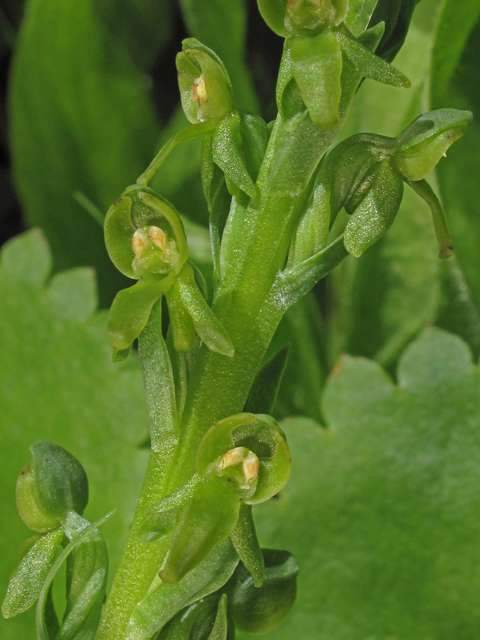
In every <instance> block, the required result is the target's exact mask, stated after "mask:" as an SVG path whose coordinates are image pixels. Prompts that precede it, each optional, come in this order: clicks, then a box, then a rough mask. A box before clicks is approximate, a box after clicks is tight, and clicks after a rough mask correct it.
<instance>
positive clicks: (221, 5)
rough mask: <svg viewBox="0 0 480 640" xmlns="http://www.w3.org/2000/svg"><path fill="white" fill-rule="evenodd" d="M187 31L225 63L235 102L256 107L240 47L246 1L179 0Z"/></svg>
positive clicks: (243, 29)
mask: <svg viewBox="0 0 480 640" xmlns="http://www.w3.org/2000/svg"><path fill="white" fill-rule="evenodd" d="M180 6H181V8H182V12H183V16H184V18H185V22H186V24H187V28H188V30H189V32H190V33H191V34H192V35H193V36H195V38H198V40H200V42H202V43H203V44H205V45H207V47H210V48H211V49H213V50H214V51H215V53H216V54H217V55H219V56H220V58H221V59H222V60H223V62H224V63H225V66H226V67H227V69H228V73H229V75H230V77H231V79H232V82H233V87H234V90H235V97H236V104H237V105H238V106H240V107H243V108H244V109H250V110H251V111H257V110H258V103H257V98H256V95H255V92H254V89H253V84H252V81H251V79H250V76H249V73H248V70H247V67H246V65H245V62H244V48H245V39H246V26H247V2H246V0H234V1H232V0H209V2H204V0H180Z"/></svg>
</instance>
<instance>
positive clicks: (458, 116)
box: [393, 109, 473, 182]
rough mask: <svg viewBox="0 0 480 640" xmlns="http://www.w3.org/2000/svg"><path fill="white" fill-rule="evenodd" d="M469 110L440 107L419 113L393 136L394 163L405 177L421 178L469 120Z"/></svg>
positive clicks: (442, 154)
mask: <svg viewBox="0 0 480 640" xmlns="http://www.w3.org/2000/svg"><path fill="white" fill-rule="evenodd" d="M472 117H473V116H472V114H471V113H470V111H459V110H457V109H439V110H437V111H430V112H429V113H425V114H424V115H422V116H420V117H419V118H417V119H416V120H414V122H412V124H411V125H410V126H409V127H407V128H406V129H405V130H404V131H403V132H402V133H401V134H400V135H399V136H398V138H397V139H396V144H397V149H398V151H397V152H396V154H395V157H394V161H393V163H394V166H395V167H396V168H397V169H398V170H399V171H400V173H401V174H402V175H403V176H404V178H406V179H407V180H411V181H414V182H415V181H417V180H422V178H424V177H425V176H426V175H427V173H429V172H430V171H431V170H432V169H433V168H434V167H435V165H436V164H437V163H438V162H439V160H440V159H441V158H442V156H444V155H446V152H447V151H448V149H449V148H450V146H451V145H452V144H453V143H454V142H455V140H458V139H459V138H461V137H462V136H463V135H464V133H465V131H466V130H467V126H468V123H469V122H471V120H472Z"/></svg>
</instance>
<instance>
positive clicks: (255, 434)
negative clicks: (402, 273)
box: [2, 0, 472, 640]
mask: <svg viewBox="0 0 480 640" xmlns="http://www.w3.org/2000/svg"><path fill="white" fill-rule="evenodd" d="M389 3H390V4H391V5H395V7H396V9H397V11H396V12H395V11H392V12H390V13H389V12H388V11H386V15H387V16H389V17H388V20H387V24H386V22H385V21H380V20H378V19H376V16H377V15H378V13H379V12H380V14H381V8H382V5H388V4H389ZM413 5H414V3H412V2H407V1H406V0H380V1H379V2H378V4H377V9H376V10H375V11H374V8H373V7H372V3H371V2H369V3H367V2H358V1H357V2H355V3H351V4H350V3H347V0H258V7H259V10H260V13H261V15H262V16H263V18H264V20H265V22H266V23H267V25H268V26H269V27H270V28H271V29H272V30H273V31H274V32H275V33H276V34H277V35H278V36H281V37H282V38H284V49H283V55H282V59H281V63H280V69H279V75H278V83H277V90H276V101H277V107H278V116H277V117H276V119H275V120H274V121H273V122H270V123H266V122H264V121H263V120H262V119H261V118H260V117H259V116H257V115H254V114H251V113H249V112H247V111H244V110H242V109H240V108H238V107H237V106H236V104H235V99H234V91H233V87H232V83H231V81H230V79H229V76H228V73H227V70H226V68H225V66H224V64H223V63H222V61H221V60H220V59H219V57H218V56H217V55H216V54H215V53H214V52H213V51H212V50H210V49H209V48H208V47H206V46H204V45H203V44H201V43H200V42H198V41H197V40H195V39H192V38H190V39H187V40H185V41H184V43H183V49H182V51H181V52H180V53H179V54H178V56H177V62H176V64H177V71H178V83H179V89H180V97H181V103H182V106H183V110H184V113H185V115H186V117H187V119H188V120H189V122H190V123H191V124H190V126H188V127H187V128H185V129H183V130H181V131H180V132H179V133H177V134H176V135H175V136H174V137H173V138H172V139H171V140H169V141H168V142H167V143H166V145H164V147H162V149H161V150H160V151H159V153H158V154H157V156H156V157H155V158H154V159H153V161H152V162H151V164H150V165H149V166H148V167H147V169H146V170H145V171H144V173H143V174H142V175H141V176H140V177H139V178H138V179H137V182H136V184H134V185H132V186H129V187H127V188H126V189H125V191H124V192H123V193H122V195H121V196H120V198H119V199H118V200H116V202H114V203H113V204H112V206H111V207H110V209H109V210H108V213H107V215H106V219H105V224H104V232H105V243H106V247H107V250H108V253H109V256H110V258H111V260H112V262H113V263H114V265H115V266H116V267H117V269H118V270H119V271H120V272H121V273H122V274H124V275H125V276H127V277H128V278H130V279H132V280H136V281H137V282H136V284H134V285H133V286H131V287H129V288H127V289H124V290H122V291H120V292H119V293H118V294H117V297H116V298H115V300H114V302H113V305H112V307H111V309H110V315H109V321H108V334H109V340H110V344H111V346H112V348H113V357H114V360H121V359H124V358H126V357H127V356H128V353H129V350H130V348H131V345H132V343H133V342H134V341H135V340H136V339H138V357H139V360H140V365H141V369H142V373H143V377H144V384H145V391H146V397H147V402H148V405H149V411H150V421H151V434H150V435H151V439H150V440H151V451H150V459H149V463H148V468H147V473H146V476H145V480H144V485H143V489H142V494H141V497H140V500H139V504H138V507H137V511H136V514H135V518H134V522H133V525H132V528H131V531H130V535H129V539H128V542H127V545H126V548H125V552H124V556H123V559H122V562H121V565H120V567H119V569H118V572H117V574H116V576H115V578H114V581H113V585H112V587H111V590H110V592H109V594H108V596H106V577H107V568H108V559H107V550H106V546H105V543H104V541H103V538H102V536H101V534H100V533H99V531H98V527H99V526H100V524H102V522H103V520H102V521H99V522H97V523H95V524H93V525H91V524H90V523H89V522H88V521H86V520H85V519H84V518H83V516H82V513H83V511H84V509H85V506H86V504H87V500H88V484H87V479H86V476H85V473H84V471H83V469H82V467H81V466H80V464H79V463H78V461H77V460H75V459H74V458H73V457H72V456H71V455H70V454H69V453H67V452H66V451H64V450H63V449H61V448H60V447H57V446H56V445H54V444H50V443H46V442H37V443H35V444H34V445H32V448H31V452H32V462H31V463H30V464H29V465H28V466H27V467H26V469H25V470H24V471H22V473H21V474H20V477H19V480H18V485H17V501H18V509H19V513H20V516H21V517H22V519H23V520H24V521H25V523H26V524H27V526H29V527H30V528H31V529H33V530H34V531H35V532H36V533H37V535H36V537H35V538H34V539H33V540H31V541H28V543H27V545H26V546H25V549H24V556H23V559H22V560H21V562H20V565H19V566H18V568H17V570H16V571H15V573H14V574H13V576H12V578H11V581H10V584H9V587H8V591H7V595H6V597H5V601H4V604H3V608H2V611H3V614H4V616H6V617H11V616H14V615H17V614H18V613H21V612H22V611H25V610H26V609H27V608H29V607H30V606H32V605H33V604H34V602H35V601H37V600H38V604H37V635H38V638H40V639H42V640H44V639H45V640H46V639H49V640H67V639H68V640H73V639H80V638H81V639H82V640H87V639H91V640H93V639H94V638H95V639H96V640H153V639H157V640H160V639H162V640H183V639H185V640H187V639H195V640H227V639H233V638H234V634H235V628H236V627H237V628H239V629H243V630H244V631H246V632H251V633H258V632H264V631H268V630H270V629H272V628H274V627H275V626H276V625H278V624H280V623H281V621H282V620H283V619H284V618H285V616H286V615H287V614H288V612H289V611H290V610H291V608H292V606H293V604H294V601H295V594H296V579H297V573H298V571H299V567H298V565H297V562H296V560H295V558H294V557H293V556H292V554H290V553H289V552H288V551H284V550H272V549H262V548H261V546H260V543H259V540H258V538H257V535H256V531H255V525H254V518H253V512H252V507H253V506H254V505H261V504H262V503H264V502H265V501H267V500H269V499H270V498H272V497H274V496H275V495H277V494H278V493H279V492H280V491H281V490H282V488H283V487H284V486H285V484H286V483H287V481H288V478H289V475H290V470H291V456H290V450H289V447H288V444H287V440H286V437H285V434H284V433H283V431H282V429H281V428H280V426H279V425H278V424H277V422H276V421H275V420H274V419H273V418H272V417H271V416H270V415H269V414H271V413H272V411H273V406H274V403H275V399H276V395H277V391H278V388H279V384H280V380H281V377H282V374H283V370H284V367H285V361H286V356H287V352H286V351H285V350H283V351H281V352H279V353H277V354H275V355H274V356H273V358H271V359H270V360H268V361H265V355H266V352H267V349H268V347H269V345H270V343H271V341H272V338H273V336H274V333H275V331H276V329H277V327H278V325H279V322H280V320H281V319H282V317H283V316H284V314H285V312H286V311H287V309H288V308H289V307H291V306H292V305H293V304H294V303H295V302H296V301H298V300H299V299H300V298H301V297H302V296H304V295H305V294H306V293H307V292H308V291H310V290H311V289H312V287H313V286H315V285H316V284H317V283H318V282H319V281H320V280H321V279H322V278H323V277H325V276H326V275H327V274H328V273H329V272H330V271H332V270H333V269H334V268H335V267H336V266H337V265H338V264H340V262H341V261H342V260H343V259H344V258H345V257H346V256H347V255H349V254H351V255H353V256H355V257H356V258H358V257H360V256H361V255H362V254H363V252H364V251H366V250H367V249H368V248H369V247H370V246H372V245H373V244H374V243H376V242H377V241H378V240H379V239H380V238H381V237H382V236H383V235H384V234H385V233H387V231H388V229H389V228H390V226H391V225H392V223H393V222H394V220H395V217H396V215H397V212H398V210H399V207H400V203H401V201H402V197H403V191H404V184H407V185H408V186H409V187H411V188H412V189H413V190H414V191H415V193H417V194H418V195H419V196H420V197H421V198H423V199H424V200H425V201H426V202H427V204H428V205H429V207H430V209H431V212H432V217H433V226H434V229H435V233H436V236H437V239H438V244H439V252H440V258H442V259H444V258H448V257H449V256H450V255H451V254H452V253H453V250H454V249H453V244H452V241H451V239H450V236H449V233H448V229H447V225H446V221H445V217H444V214H443V211H442V207H441V204H440V201H439V199H438V197H437V196H436V194H435V192H434V191H433V189H432V188H431V186H430V185H429V184H428V182H427V181H426V179H425V178H426V176H427V175H428V173H429V172H430V171H431V170H432V169H433V168H434V167H435V165H436V164H437V163H438V162H439V160H440V159H441V158H442V157H443V156H444V155H445V154H446V151H447V150H448V148H449V147H450V145H452V144H453V142H455V141H456V140H457V139H458V138H460V137H461V136H462V135H463V134H464V133H465V131H466V129H467V126H468V123H469V122H470V120H471V118H472V116H471V114H470V113H469V112H467V111H459V110H455V109H442V110H439V111H432V112H430V113H426V114H424V115H422V116H420V117H419V118H417V119H416V120H415V121H414V122H412V124H410V125H409V126H408V127H407V128H406V129H405V130H404V131H402V132H400V133H399V135H398V136H397V137H395V138H387V137H384V136H380V135H375V134H367V133H365V134H360V135H355V136H353V137H350V138H347V139H346V140H343V141H342V142H340V143H339V144H337V145H335V141H336V138H337V137H338V136H339V134H340V132H341V128H342V125H343V123H344V121H345V117H346V114H347V112H348V109H349V106H350V105H351V103H352V101H353V100H354V98H355V95H356V92H357V91H358V90H359V88H360V85H361V84H362V82H363V80H364V79H365V78H370V79H374V80H376V81H379V82H383V83H386V84H390V85H393V86H395V87H399V88H408V87H409V84H410V83H409V81H408V79H407V78H406V77H405V76H404V75H403V74H402V73H401V72H400V71H399V70H397V69H396V68H395V67H393V66H392V65H391V64H390V62H389V61H387V60H390V61H391V59H392V58H393V54H392V52H395V51H396V50H398V48H399V47H400V46H401V43H402V42H403V40H402V38H404V36H405V34H404V33H403V32H402V29H398V30H397V31H395V30H394V27H395V23H396V20H397V19H398V16H399V15H402V16H405V15H406V14H405V12H407V13H408V15H409V16H410V17H411V12H412V11H413ZM379 8H380V9H379ZM384 8H385V7H384ZM410 9H411V10H410ZM384 13H385V12H384ZM392 34H393V35H392ZM385 35H387V38H386V39H385V37H384V36H385ZM197 137H201V138H202V162H201V172H202V184H203V191H204V195H205V199H206V202H207V204H208V208H209V212H210V239H211V250H212V256H213V267H214V276H213V291H211V292H208V291H207V287H206V284H205V281H204V279H203V277H202V274H201V273H200V271H199V270H198V269H197V268H196V267H195V265H194V263H193V262H190V261H189V259H188V244H187V240H186V235H185V231H184V228H183V224H182V221H181V218H180V215H179V213H178V212H177V210H176V209H175V207H174V206H173V204H171V203H170V202H168V201H167V200H166V199H165V198H164V197H162V196H161V195H160V194H158V193H156V192H155V191H154V190H153V189H152V188H150V187H149V186H148V185H149V183H150V181H151V180H152V178H153V177H154V175H155V174H156V172H157V171H158V169H159V168H160V167H161V166H162V164H163V163H164V162H165V161H166V160H167V158H168V156H169V154H170V152H171V151H172V150H173V149H174V148H175V147H176V146H177V145H178V144H181V143H183V142H186V141H188V140H191V139H193V138H197ZM342 209H344V210H345V211H346V213H347V214H348V216H349V217H348V221H347V222H346V224H344V225H343V229H340V231H339V226H338V225H337V224H335V225H334V223H335V221H336V218H337V216H338V214H339V213H340V212H341V210H342ZM163 299H165V301H166V305H163ZM209 300H211V304H209ZM167 311H168V323H167V322H166V321H165V318H163V317H162V316H163V315H165V313H167ZM167 324H168V328H167ZM312 472H314V470H312ZM258 508H260V509H261V508H262V507H261V506H258ZM62 545H63V550H62ZM64 560H66V562H67V584H68V595H67V606H66V611H65V614H64V616H63V621H59V618H58V615H57V613H56V612H55V606H54V601H53V599H52V582H53V579H54V577H55V575H56V573H57V572H58V569H59V567H60V565H61V564H62V562H63V561H64ZM104 600H105V602H104Z"/></svg>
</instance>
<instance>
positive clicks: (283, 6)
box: [258, 0, 347, 38]
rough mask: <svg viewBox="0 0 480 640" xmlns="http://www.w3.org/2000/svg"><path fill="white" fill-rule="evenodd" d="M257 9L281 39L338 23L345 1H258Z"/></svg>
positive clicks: (343, 12) (344, 8)
mask: <svg viewBox="0 0 480 640" xmlns="http://www.w3.org/2000/svg"><path fill="white" fill-rule="evenodd" d="M258 8H259V11H260V13H261V15H262V18H263V19H264V20H265V22H266V23H267V24H268V26H269V27H270V29H272V31H274V32H275V33H276V34H277V35H279V36H282V37H284V38H285V37H287V36H289V35H297V34H299V33H302V32H303V33H305V32H315V31H318V30H319V29H322V28H323V27H326V26H332V25H337V24H340V22H342V21H343V20H344V18H345V14H346V12H347V0H258Z"/></svg>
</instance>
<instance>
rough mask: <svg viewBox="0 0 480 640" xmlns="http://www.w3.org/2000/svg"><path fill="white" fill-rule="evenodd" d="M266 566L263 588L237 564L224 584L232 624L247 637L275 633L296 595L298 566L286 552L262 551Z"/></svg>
mask: <svg viewBox="0 0 480 640" xmlns="http://www.w3.org/2000/svg"><path fill="white" fill-rule="evenodd" d="M262 553H263V558H264V562H265V579H264V582H263V585H262V586H261V587H260V588H258V587H255V585H254V582H253V578H252V576H251V575H250V573H249V572H248V571H247V570H246V569H245V567H244V566H243V565H242V564H239V565H238V567H237V569H236V570H235V573H234V574H233V576H232V578H231V579H230V581H229V582H228V583H227V593H228V597H229V609H230V611H231V613H232V617H233V620H234V622H235V624H236V625H237V626H238V627H239V628H240V629H242V630H244V631H247V632H249V633H265V632H266V631H270V630H271V629H274V628H275V627H276V626H277V625H279V624H280V623H281V622H282V620H284V619H285V618H286V616H287V615H288V614H289V613H290V611H291V609H292V607H293V604H294V602H295V597H296V595H297V574H298V564H297V561H296V559H295V557H294V556H293V555H292V554H290V553H288V551H277V550H274V549H262Z"/></svg>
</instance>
